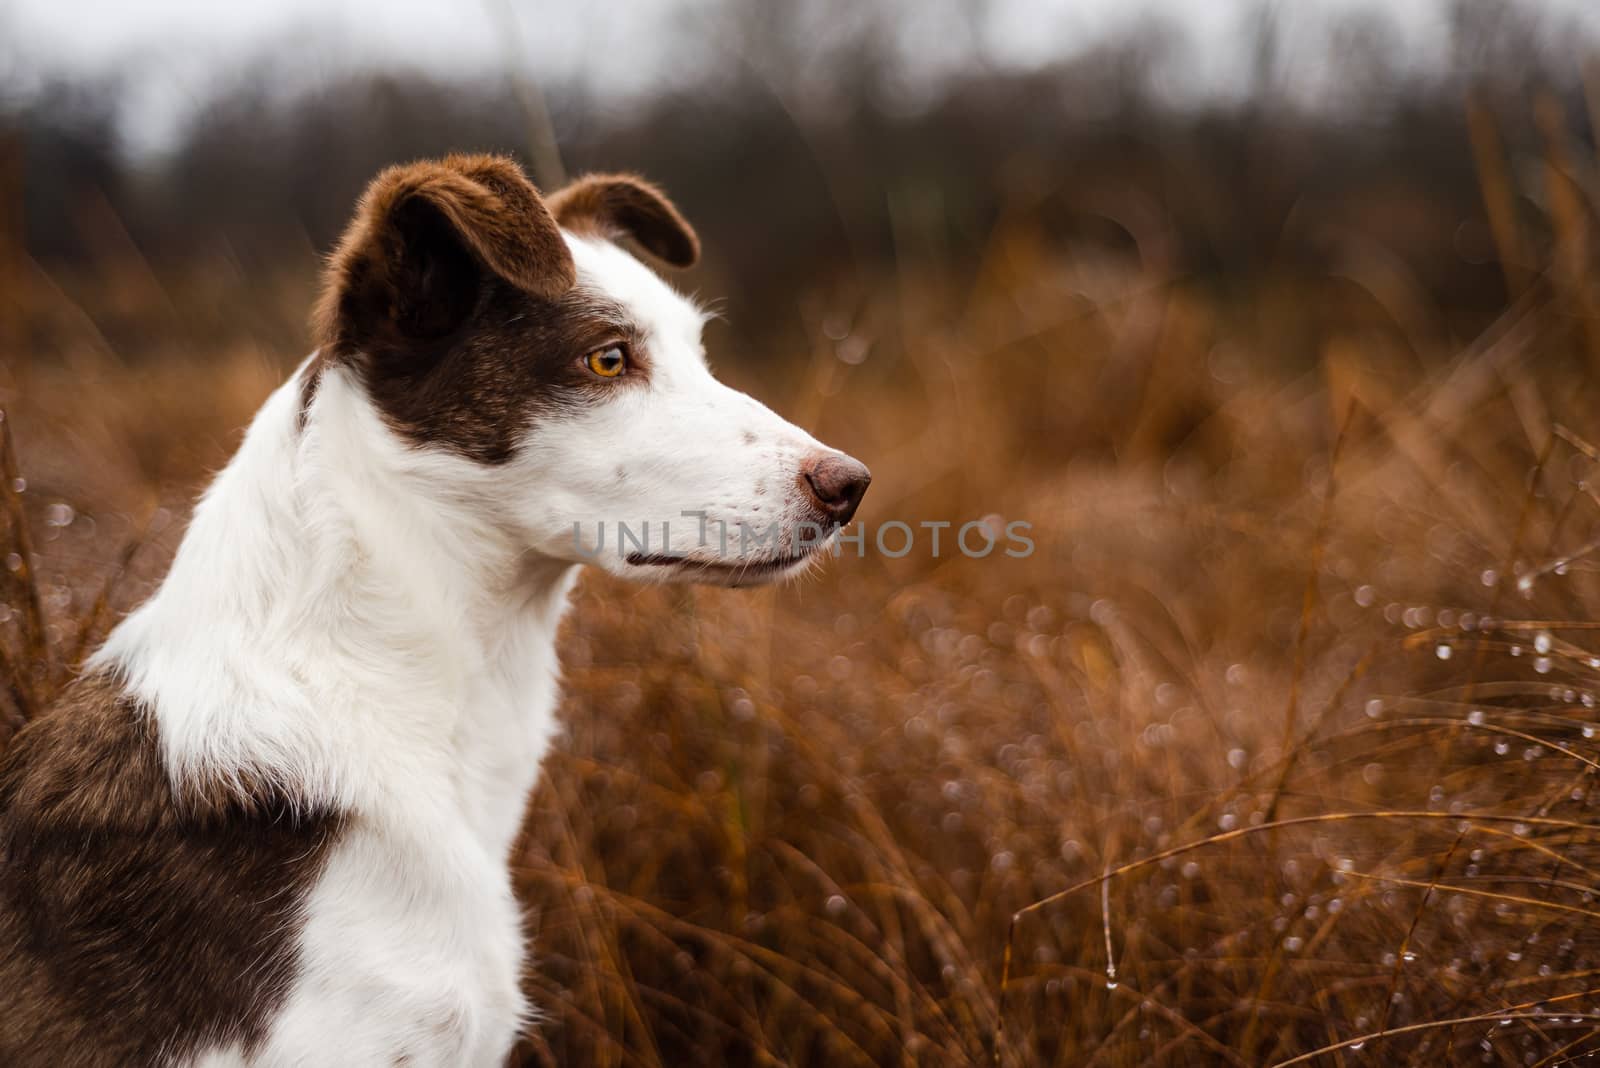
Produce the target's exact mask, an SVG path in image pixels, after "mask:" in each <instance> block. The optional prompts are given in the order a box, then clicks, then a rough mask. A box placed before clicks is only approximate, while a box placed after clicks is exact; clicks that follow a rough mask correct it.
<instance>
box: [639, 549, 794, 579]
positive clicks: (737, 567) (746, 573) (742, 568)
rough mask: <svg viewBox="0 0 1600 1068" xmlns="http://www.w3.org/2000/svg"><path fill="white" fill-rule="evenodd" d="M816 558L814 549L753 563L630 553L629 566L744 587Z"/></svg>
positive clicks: (753, 561) (750, 561)
mask: <svg viewBox="0 0 1600 1068" xmlns="http://www.w3.org/2000/svg"><path fill="white" fill-rule="evenodd" d="M815 555H816V550H815V549H810V550H807V551H806V552H801V553H785V554H782V555H780V556H765V557H761V558H759V559H754V560H738V561H733V560H726V559H714V558H707V557H698V556H678V555H676V554H673V553H641V552H634V553H629V554H628V557H627V560H628V563H630V564H632V565H633V566H635V567H660V568H671V569H673V570H675V571H678V572H681V573H683V574H685V575H687V576H688V577H690V578H694V579H703V580H706V581H710V582H718V583H726V584H728V585H732V586H742V585H747V584H754V583H758V582H762V581H765V580H766V579H770V578H773V577H775V576H777V575H781V574H783V573H784V572H786V571H789V570H792V569H793V568H795V567H797V566H798V565H800V564H803V563H805V562H806V561H808V560H810V559H811V558H812V557H813V556H815Z"/></svg>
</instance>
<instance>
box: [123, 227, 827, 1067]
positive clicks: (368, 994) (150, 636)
mask: <svg viewBox="0 0 1600 1068" xmlns="http://www.w3.org/2000/svg"><path fill="white" fill-rule="evenodd" d="M568 244H569V246H570V247H571V249H572V252H573V255H574V258H575V260H576V263H577V267H578V276H579V284H580V285H581V286H584V287H586V288H588V289H592V290H594V291H596V292H598V293H602V294H604V295H606V296H608V297H609V298H611V299H612V300H615V301H617V302H618V303H620V304H621V305H622V306H624V307H625V308H627V309H628V310H629V311H630V313H631V314H632V315H633V316H634V317H635V319H636V321H637V322H638V324H639V325H640V326H641V327H642V329H643V344H644V346H645V347H647V349H648V358H649V361H650V374H649V381H648V384H647V385H645V386H644V388H636V387H638V386H639V385H640V384H639V383H629V384H624V383H618V388H616V390H615V394H614V398H615V399H608V400H607V401H605V402H604V403H601V404H599V405H597V406H592V407H589V408H585V409H582V410H579V411H576V412H573V413H570V414H558V415H556V416H548V415H547V416H543V417H541V418H540V419H539V420H537V421H536V422H535V425H534V426H533V427H531V428H530V429H529V431H528V433H527V435H526V439H525V441H524V443H523V445H522V447H521V448H520V450H519V451H518V453H517V455H516V457H515V458H514V459H512V460H511V461H509V462H508V463H507V464H504V465H500V466H497V467H491V466H487V465H480V464H478V463H475V462H473V461H470V460H467V459H464V458H462V457H461V456H459V455H456V454H453V453H450V452H448V451H445V450H443V449H434V448H419V447H417V446H415V445H412V444H409V443H407V442H405V441H403V440H402V439H401V438H400V437H398V436H397V435H396V434H395V433H394V432H393V431H392V430H391V429H390V428H389V427H388V426H387V425H386V424H385V423H384V421H383V420H382V418H381V417H380V415H379V413H378V412H377V411H376V410H375V408H374V407H373V405H372V404H371V403H370V402H369V400H368V399H367V397H366V395H365V394H364V392H363V391H362V389H361V387H360V386H359V384H358V383H357V382H356V380H355V379H354V378H353V376H352V375H350V374H349V373H348V372H347V371H345V370H342V369H340V368H337V367H334V368H328V369H325V370H324V371H323V373H322V378H321V381H320V383H319V386H318V388H317V390H316V393H315V399H314V401H313V403H312V405H311V407H310V410H309V412H308V414H307V416H306V419H305V424H304V427H303V428H302V427H300V426H298V425H297V417H298V408H299V404H300V396H301V393H300V385H299V382H298V378H299V376H298V375H297V376H296V378H295V379H291V381H290V382H288V383H287V384H285V385H284V386H283V387H281V388H280V389H279V390H277V391H276V392H275V393H274V394H273V395H272V397H271V398H270V399H269V400H268V401H267V402H266V404H265V405H264V406H263V407H262V409H261V411H260V412H259V414H258V415H257V417H256V419H255V421H254V423H253V424H252V426H251V428H250V431H249V433H248V435H247V436H246V438H245V441H244V444H243V445H242V446H241V447H240V449H239V452H238V454H237V455H236V456H235V457H234V458H233V460H232V462H231V463H229V465H228V466H227V467H226V469H224V470H223V471H222V473H221V474H220V475H219V476H218V477H217V479H216V481H215V482H214V483H213V485H212V486H211V488H210V490H209V491H208V492H207V493H206V495H205V497H204V499H203V500H202V501H201V503H200V505H199V506H198V508H197V509H196V512H195V515H194V519H193V522H192V524H191V525H190V528H189V530H188V533H187V535H186V536H185V538H184V541H183V544H182V546H181V548H180V549H179V551H178V554H177V557H176V559H175V560H174V562H173V565H172V570H171V573H170V574H169V576H168V577H167V579H166V581H165V583H164V584H163V585H162V587H161V588H160V590H159V591H158V592H157V594H156V595H155V596H154V597H153V598H152V599H151V600H150V601H149V602H148V603H147V604H145V605H144V606H143V607H142V608H140V609H139V610H138V611H137V612H135V613H133V614H132V615H130V616H129V617H128V619H127V620H125V621H124V622H123V623H122V624H121V625H120V626H119V627H118V628H117V629H116V630H115V632H114V633H113V634H112V636H111V638H110V640H109V641H108V643H107V644H106V646H105V648H104V649H103V650H102V651H101V652H100V653H99V654H97V657H96V660H95V665H94V666H97V667H102V668H113V669H116V670H119V671H120V672H122V673H123V675H124V676H125V677H126V678H127V679H128V682H129V685H130V686H131V687H132V689H133V691H134V692H135V693H136V694H137V695H138V696H139V697H140V698H142V699H143V701H144V702H146V703H147V705H148V706H149V707H150V708H151V709H153V710H154V715H155V718H156V722H157V726H158V732H159V737H160V742H161V746H162V748H163V751H164V754H165V757H166V760H167V763H168V767H169V769H170V773H171V776H172V779H173V782H174V785H175V786H176V787H177V788H178V789H180V790H185V789H190V788H192V787H193V786H194V785H195V784H196V783H199V782H207V781H214V780H216V779H222V780H225V781H237V780H243V781H256V780H261V779H266V780H270V781H273V782H275V783H277V784H279V785H280V786H281V787H282V788H283V789H285V790H286V791H288V792H289V794H290V795H291V796H292V797H294V798H296V799H297V800H298V801H299V802H300V803H301V804H303V805H304V806H306V807H307V808H312V807H318V808H333V809H336V810H337V811H339V812H341V813H342V814H343V816H344V828H343V830H342V832H341V835H340V837H339V839H338V844H337V846H336V848H335V849H334V851H333V852H332V854H331V856H330V859H329V862H328V864H327V867H326V870H325V872H324V873H323V874H322V876H321V877H320V880H319V881H318V883H317V884H316V886H315V887H314V889H313V891H312V893H311V896H310V899H309V904H308V910H307V915H306V923H305V927H304V930H303V932H302V935H301V937H300V947H299V948H300V952H301V970H300V974H299V976H298V978H297V980H296V982H295V985H294V987H293V989H292V990H291V992H290V994H289V997H288V999H287V1003H286V1004H285V1006H284V1007H283V1009H282V1010H281V1012H280V1013H279V1014H278V1016H277V1017H276V1018H275V1019H274V1021H273V1022H272V1025H271V1028H270V1033H269V1037H268V1039H267V1041H266V1042H265V1044H264V1046H263V1047H262V1048H260V1049H258V1050H256V1051H254V1053H253V1055H252V1056H249V1057H246V1056H245V1054H244V1052H243V1051H242V1050H240V1049H237V1048H233V1049H213V1050H209V1051H207V1052H206V1053H205V1054H204V1055H203V1056H201V1057H200V1058H198V1061H197V1063H199V1064H204V1065H219V1066H220V1065H240V1064H249V1065H254V1066H285V1068H287V1066H291V1065H293V1066H314V1065H364V1064H390V1063H395V1062H396V1060H397V1059H398V1058H401V1057H406V1058H409V1059H408V1060H406V1061H405V1063H407V1064H411V1065H418V1066H424V1065H450V1066H457V1065H499V1064H500V1063H502V1061H503V1060H504V1058H505V1056H506V1054H507V1052H508V1050H509V1049H510V1046H511V1044H512V1043H513V1041H514V1039H515V1036H516V1034H517V1032H518V1029H519V1027H521V1026H522V1025H523V1024H524V1023H525V1022H526V1020H527V1019H528V1016H529V1012H528V1007H527V1006H526V1005H525V1003H524V1001H523V998H522V996H521V993H520V989H519V986H520V984H519V974H520V971H521V968H522V962H523V938H522V934H521V930H520V913H519V910H518V906H517V903H516V900H515V898H514V897H513V894H512V889H511V884H510V877H509V873H508V867H507V864H508V859H509V854H510V849H511V845H512V840H513V836H514V835H515V833H516V831H517V828H518V826H519V824H520V822H521V818H522V813H523V807H524V805H525V802H526V798H527V795H528V792H529V790H530V789H531V787H532V786H533V783H534V781H535V778H536V776H537V773H538V767H539V763H540V760H541V759H542V757H543V755H544V753H545V750H546V748H547V747H548V745H549V744H550V740H551V738H552V736H553V735H554V733H555V731H556V723H555V718H554V712H555V708H556V704H557V699H558V681H557V670H558V665H557V662H556V654H555V648H554V639H555V635H556V630H557V627H558V625H559V623H560V620H561V616H562V614H563V612H564V611H565V609H566V603H567V595H568V592H569V591H570V589H571V587H572V584H573V581H574V578H575V575H576V568H575V567H574V566H573V564H574V563H575V562H576V561H578V560H580V559H581V558H582V557H581V556H580V555H579V554H577V552H576V551H575V550H576V545H575V544H574V535H573V524H574V523H579V524H582V525H583V537H584V541H585V543H586V544H592V541H593V538H594V530H595V524H596V523H597V522H598V521H602V520H603V521H605V522H606V523H607V526H608V530H610V529H614V528H612V524H614V523H615V522H616V521H618V520H623V521H627V522H628V523H629V524H630V525H634V527H635V530H637V529H638V526H637V525H638V524H643V523H650V524H651V525H652V527H654V528H655V530H659V527H657V526H656V524H659V523H662V522H666V523H667V524H668V525H669V526H670V528H671V530H672V546H671V547H672V549H673V551H681V552H685V553H694V552H700V553H702V555H703V552H704V546H699V545H698V544H697V537H698V530H697V529H696V524H695V523H694V522H693V521H691V520H683V519H682V517H681V513H682V512H684V511H685V510H704V511H707V512H708V513H710V515H711V516H712V517H714V518H716V519H721V520H724V521H727V522H730V523H734V524H737V523H741V522H745V523H756V524H766V523H768V522H770V521H771V520H772V519H773V518H774V517H777V518H782V519H783V520H784V521H785V522H788V523H792V522H796V521H798V519H797V517H798V516H799V514H800V513H799V511H797V509H798V507H799V506H798V505H795V504H792V503H791V502H792V499H793V497H794V494H795V492H796V491H795V489H794V484H795V482H796V479H797V471H798V465H799V463H800V462H801V461H802V459H803V458H804V457H806V456H808V455H815V454H816V453H818V452H819V451H823V450H822V446H820V445H818V444H817V442H815V441H814V440H813V439H812V438H810V437H809V436H808V435H806V434H805V433H803V432H802V431H800V430H798V429H797V428H795V427H793V426H791V425H789V424H788V423H786V422H784V421H783V420H781V419H779V418H778V417H777V416H776V415H774V414H773V413H772V412H770V411H769V410H767V409H766V408H764V407H762V406H761V405H760V404H758V403H756V402H755V401H753V400H751V399H750V398H748V397H746V396H744V395H742V394H739V393H737V392H735V391H733V390H730V389H728V388H727V387H725V386H722V385H721V384H719V383H717V382H716V381H715V380H714V379H713V378H712V377H711V375H710V373H709V371H708V370H707V369H706V367H705V363H704V358H703V354H702V350H701V345H700V327H701V322H702V319H701V316H700V314H699V313H698V311H697V310H696V309H695V308H694V307H693V305H691V304H690V303H689V302H687V301H686V300H684V299H683V298H682V297H680V296H679V295H678V294H676V293H674V292H673V291H672V290H671V289H670V288H669V287H668V286H667V285H666V284H665V283H664V282H662V281H661V280H660V279H659V278H658V277H657V276H656V275H655V274H653V273H652V272H651V271H649V270H648V269H646V268H645V267H644V266H643V265H642V264H640V263H639V262H638V261H636V260H634V259H633V258H632V257H631V256H629V255H628V254H627V253H626V252H623V251H622V250H621V249H619V248H617V247H615V246H613V245H610V244H608V243H604V242H596V241H589V240H584V239H579V238H576V237H571V236H569V238H568ZM300 373H301V374H304V373H305V369H304V368H302V370H301V372H300ZM752 437H753V438H754V440H755V444H753V445H752V444H749V443H748V439H749V438H752ZM619 467H620V468H622V469H623V471H624V476H625V477H623V478H621V479H619V478H618V477H617V469H618V468H619ZM763 491H764V492H763ZM653 533H654V530H653ZM651 548H652V549H656V548H657V546H654V545H652V547H651ZM730 552H737V545H735V546H734V547H733V548H731V549H730ZM595 562H596V563H598V564H600V566H603V567H606V568H607V569H608V570H612V571H615V572H618V573H621V574H629V575H632V576H634V577H639V578H645V579H662V578H674V577H683V576H682V575H680V574H679V573H678V571H677V569H674V568H665V569H663V568H660V567H653V568H652V567H635V566H633V565H630V564H628V563H627V562H625V561H624V560H622V559H621V558H619V556H618V555H617V554H616V552H615V551H614V546H612V545H610V544H608V545H607V547H606V551H605V552H604V553H602V555H601V556H600V558H599V559H597V560H596V561H595ZM796 566H797V567H798V566H803V565H796Z"/></svg>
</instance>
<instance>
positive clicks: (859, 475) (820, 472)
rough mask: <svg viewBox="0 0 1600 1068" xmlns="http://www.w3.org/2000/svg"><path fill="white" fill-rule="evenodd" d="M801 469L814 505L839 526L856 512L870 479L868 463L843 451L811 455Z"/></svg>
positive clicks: (848, 520)
mask: <svg viewBox="0 0 1600 1068" xmlns="http://www.w3.org/2000/svg"><path fill="white" fill-rule="evenodd" d="M801 473H802V474H803V475H804V476H805V483H806V487H807V489H809V490H810V491H811V498H812V500H813V501H814V502H815V503H816V505H817V507H818V508H820V509H822V511H823V512H824V513H826V514H827V516H828V518H829V519H831V520H833V521H834V522H835V523H838V524H839V525H840V526H843V525H844V524H846V523H848V522H850V517H851V516H853V515H855V514H856V508H857V507H859V506H860V504H861V498H862V497H863V496H864V495H865V494H866V492H867V486H868V485H869V484H871V482H872V472H871V471H868V470H867V465H866V464H864V463H862V462H861V461H860V460H857V459H854V458H852V457H849V456H846V455H845V454H844V453H842V452H828V453H822V454H820V455H818V456H813V457H812V458H811V459H809V460H807V461H806V462H805V464H804V465H803V466H802V467H801Z"/></svg>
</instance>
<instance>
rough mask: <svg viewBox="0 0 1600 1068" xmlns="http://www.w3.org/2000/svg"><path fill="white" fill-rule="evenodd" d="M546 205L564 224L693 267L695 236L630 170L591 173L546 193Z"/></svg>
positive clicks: (659, 193) (659, 195) (675, 211)
mask: <svg viewBox="0 0 1600 1068" xmlns="http://www.w3.org/2000/svg"><path fill="white" fill-rule="evenodd" d="M550 211H551V212H552V213H553V214H554V215H555V217H556V221H557V222H559V223H560V224H561V225H562V226H564V227H566V228H567V229H569V230H572V231H575V232H578V233H582V232H584V231H586V230H587V231H593V232H597V233H599V234H600V235H601V236H603V237H606V238H610V239H616V238H631V239H633V240H634V241H636V242H638V244H639V247H641V248H643V249H644V250H645V251H646V252H648V253H650V254H651V255H652V256H654V257H656V258H657V259H659V260H661V261H662V262H663V263H666V264H668V265H670V266H672V267H692V266H694V264H695V261H696V260H698V259H699V258H700V239H699V238H698V237H696V236H695V232H694V228H693V227H691V226H690V225H689V224H688V222H687V221H685V220H684V217H683V216H682V215H681V214H679V212H678V209H677V208H676V207H674V206H673V204H672V201H670V200H668V199H667V195H666V194H665V193H663V192H662V191H661V190H660V189H658V188H656V186H654V185H652V184H651V183H650V182H647V181H645V180H644V179H643V178H640V177H638V176H636V175H632V174H590V175H585V176H584V177H582V178H579V179H578V180H577V181H575V182H573V183H572V184H571V185H568V186H566V187H565V188H563V189H561V190H558V191H557V192H555V193H553V194H551V196H550Z"/></svg>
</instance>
